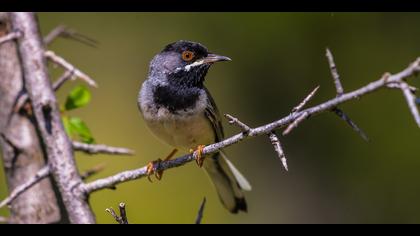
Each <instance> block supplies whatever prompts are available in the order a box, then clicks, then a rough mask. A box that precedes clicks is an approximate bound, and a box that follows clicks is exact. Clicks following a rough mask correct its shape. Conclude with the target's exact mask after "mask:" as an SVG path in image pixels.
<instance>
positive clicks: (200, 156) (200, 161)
mask: <svg viewBox="0 0 420 236" xmlns="http://www.w3.org/2000/svg"><path fill="white" fill-rule="evenodd" d="M204 147H206V146H205V145H198V147H197V149H196V150H193V149H190V152H191V153H194V152H195V151H197V157H196V158H195V162H196V163H197V165H198V167H200V168H201V167H202V166H203V163H204V159H205V158H204V156H203V150H204Z"/></svg>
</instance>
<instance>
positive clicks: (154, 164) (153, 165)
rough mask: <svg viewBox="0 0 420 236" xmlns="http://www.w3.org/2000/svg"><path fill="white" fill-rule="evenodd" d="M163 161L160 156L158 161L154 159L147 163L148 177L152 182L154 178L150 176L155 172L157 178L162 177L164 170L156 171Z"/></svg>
mask: <svg viewBox="0 0 420 236" xmlns="http://www.w3.org/2000/svg"><path fill="white" fill-rule="evenodd" d="M161 162H162V159H160V158H159V159H157V160H156V161H152V162H149V164H147V179H148V180H149V181H150V182H153V181H152V179H151V178H150V176H151V175H153V174H154V175H155V177H156V179H157V180H161V179H162V175H163V170H160V171H156V169H157V168H158V167H159V165H160V163H161Z"/></svg>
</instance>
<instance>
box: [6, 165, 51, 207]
mask: <svg viewBox="0 0 420 236" xmlns="http://www.w3.org/2000/svg"><path fill="white" fill-rule="evenodd" d="M49 174H50V168H49V167H48V166H45V167H44V168H42V169H40V170H39V171H38V172H37V173H36V175H35V176H34V177H32V178H30V179H29V180H28V181H27V182H26V183H25V184H22V185H20V186H18V187H16V188H15V189H14V190H13V191H12V192H11V193H10V194H9V196H8V197H7V198H6V199H4V200H3V201H2V202H0V208H2V207H4V206H6V205H9V204H11V203H12V202H13V200H15V199H16V198H17V197H19V196H20V195H21V194H22V193H24V192H25V191H26V190H28V189H30V188H31V187H32V186H34V185H35V184H37V183H39V182H40V181H41V180H43V179H44V178H46V177H47V176H48V175H49Z"/></svg>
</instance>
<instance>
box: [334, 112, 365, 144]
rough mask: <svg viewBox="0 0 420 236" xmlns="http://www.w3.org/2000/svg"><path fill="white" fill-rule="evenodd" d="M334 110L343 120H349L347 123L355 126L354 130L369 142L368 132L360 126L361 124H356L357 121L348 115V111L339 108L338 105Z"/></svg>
mask: <svg viewBox="0 0 420 236" xmlns="http://www.w3.org/2000/svg"><path fill="white" fill-rule="evenodd" d="M332 111H333V112H334V113H335V114H336V115H337V116H338V117H340V118H341V119H342V120H344V121H345V122H347V124H349V125H350V127H351V128H353V130H354V131H356V132H357V133H358V134H359V135H360V136H361V137H362V138H363V139H364V140H365V141H366V142H369V137H368V136H367V135H366V133H365V132H364V131H363V130H362V129H361V128H359V126H357V125H356V123H354V122H353V121H352V120H351V119H350V117H349V116H348V115H346V113H344V112H343V111H342V110H341V109H339V108H338V107H334V108H333V109H332Z"/></svg>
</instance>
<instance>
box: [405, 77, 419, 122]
mask: <svg viewBox="0 0 420 236" xmlns="http://www.w3.org/2000/svg"><path fill="white" fill-rule="evenodd" d="M401 90H402V91H403V93H404V96H405V99H406V100H407V104H408V107H409V108H410V111H411V114H412V115H413V117H414V120H415V121H416V123H417V125H418V126H419V127H420V114H419V110H418V108H417V105H416V97H415V96H414V94H413V93H412V92H411V90H410V87H409V86H408V84H407V83H405V82H401Z"/></svg>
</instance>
